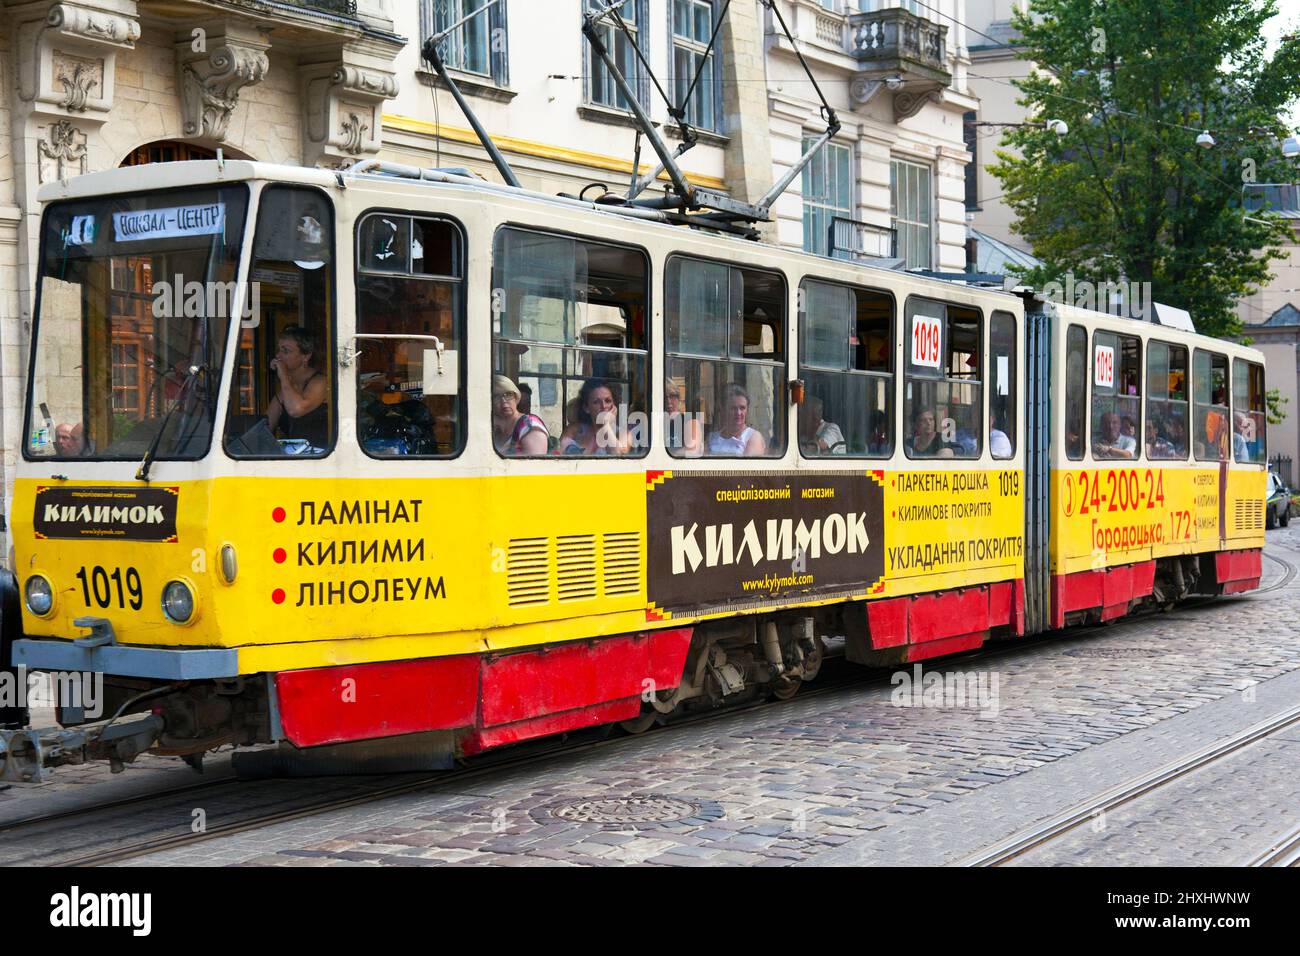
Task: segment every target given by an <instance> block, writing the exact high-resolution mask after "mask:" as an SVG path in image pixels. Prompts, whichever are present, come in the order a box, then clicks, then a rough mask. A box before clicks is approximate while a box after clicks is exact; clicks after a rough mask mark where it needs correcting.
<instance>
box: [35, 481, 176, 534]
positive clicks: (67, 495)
mask: <svg viewBox="0 0 1300 956" xmlns="http://www.w3.org/2000/svg"><path fill="white" fill-rule="evenodd" d="M179 500H180V489H179V488H178V487H169V486H155V487H150V488H68V487H63V486H58V487H51V486H42V487H39V488H37V489H36V509H35V514H34V515H33V524H34V529H33V530H34V531H35V533H36V537H38V538H62V539H69V540H85V539H88V538H95V539H99V540H107V541H175V540H176V507H177V502H178V501H179Z"/></svg>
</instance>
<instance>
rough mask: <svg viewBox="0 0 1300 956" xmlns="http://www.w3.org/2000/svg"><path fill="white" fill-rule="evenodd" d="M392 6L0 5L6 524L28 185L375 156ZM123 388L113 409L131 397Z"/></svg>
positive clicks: (378, 1)
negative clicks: (177, 163)
mask: <svg viewBox="0 0 1300 956" xmlns="http://www.w3.org/2000/svg"><path fill="white" fill-rule="evenodd" d="M394 6H395V5H394V4H392V3H390V0H322V2H315V3H306V2H302V3H283V2H277V3H269V2H260V0H244V2H239V0H230V2H216V0H173V2H168V3H153V2H148V0H139V2H137V0H74V2H48V0H41V2H13V0H4V3H3V12H4V21H3V24H0V64H2V65H3V69H0V448H2V449H3V460H2V461H0V469H2V471H3V484H0V490H2V491H3V498H4V505H3V508H0V514H3V515H4V516H5V518H6V521H7V518H8V501H9V497H10V494H9V492H10V489H11V488H12V486H13V474H14V466H15V464H16V461H17V458H18V455H19V453H20V443H21V441H22V437H21V436H22V430H23V425H22V407H23V399H24V395H25V379H26V369H27V356H28V344H29V337H30V334H31V321H32V309H33V302H32V292H33V279H34V274H35V264H36V257H37V253H38V230H39V220H40V207H39V204H38V203H37V201H36V193H37V190H38V189H39V188H40V186H41V185H42V184H44V183H47V182H51V181H55V180H58V179H66V178H69V177H73V176H78V175H81V174H83V173H87V172H91V171H96V170H104V169H113V168H116V167H118V166H123V165H131V164H136V163H145V162H157V161H167V160H178V159H191V158H211V157H213V156H215V155H217V151H218V150H220V151H221V154H222V155H224V156H228V157H232V158H239V157H244V158H251V159H256V160H262V161H268V162H277V163H292V164H306V165H330V166H334V165H341V164H344V163H350V162H354V161H356V160H357V159H360V158H363V157H366V156H374V155H377V154H378V153H379V150H380V148H381V146H382V143H383V116H384V113H385V105H384V104H385V103H386V102H387V101H389V100H391V99H392V98H393V97H394V96H396V94H397V91H398V79H397V75H396V73H395V71H394V60H395V58H396V56H397V54H398V52H399V51H400V50H401V49H402V48H403V46H404V44H405V40H404V38H403V37H402V36H400V35H399V34H398V33H397V32H395V29H394V23H393V12H392V8H393V7H394ZM397 6H400V4H399V5H397ZM136 278H137V279H138V277H136ZM124 281H127V280H124ZM122 291H123V292H126V293H128V294H129V293H131V292H139V291H141V290H138V289H123V290H122ZM123 374H124V375H126V374H127V370H126V369H123ZM126 391H127V390H124V396H123V399H122V400H123V401H130V398H129V396H127V395H126ZM6 530H7V524H6ZM3 537H4V542H3V543H4V548H3V552H4V553H5V554H6V555H7V553H8V543H7V533H6V534H4V536H3Z"/></svg>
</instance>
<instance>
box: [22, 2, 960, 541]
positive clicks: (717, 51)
mask: <svg viewBox="0 0 1300 956" xmlns="http://www.w3.org/2000/svg"><path fill="white" fill-rule="evenodd" d="M965 2H966V0H933V2H932V3H926V4H920V3H917V2H914V0H849V2H847V3H846V2H845V0H777V3H778V7H779V10H780V13H781V16H782V17H783V18H784V19H785V21H786V23H788V24H789V25H790V28H791V30H792V31H793V35H794V36H795V38H796V40H797V44H798V48H799V50H800V51H802V52H803V54H804V55H805V57H806V58H807V60H808V62H809V64H810V65H811V69H812V71H813V75H814V76H815V77H816V79H817V82H818V83H819V84H820V85H821V88H822V90H823V92H824V93H825V94H826V96H827V97H828V99H829V101H830V103H831V105H832V106H833V107H834V109H835V110H836V112H837V114H838V115H839V118H840V121H841V123H842V128H841V130H840V132H839V134H838V135H837V136H836V138H835V141H834V142H833V143H832V144H831V146H830V147H829V148H828V149H826V150H824V151H823V152H822V153H821V154H820V155H819V156H818V157H817V159H816V160H815V161H814V162H813V163H812V164H811V166H810V167H809V168H808V169H807V170H805V171H804V172H803V174H802V175H801V176H798V177H796V178H795V180H794V182H793V183H792V185H791V188H790V189H789V190H788V191H787V192H786V194H785V195H784V196H783V197H782V198H781V199H780V201H779V202H778V203H777V205H776V207H775V209H774V215H773V219H774V222H773V223H772V224H770V225H769V226H767V227H765V228H764V229H763V230H762V235H763V238H764V239H765V240H766V241H772V242H779V243H782V244H784V245H787V246H789V247H791V248H800V249H807V250H809V251H812V252H816V253H820V254H832V253H833V254H837V255H845V256H854V255H858V256H863V257H872V258H875V259H876V260H877V261H884V260H891V259H892V260H893V262H892V264H895V265H898V266H901V267H905V268H921V269H931V270H939V271H960V270H961V269H962V268H963V266H964V264H965V252H964V245H965V222H964V201H963V197H964V192H963V190H964V185H963V183H964V176H965V165H966V163H967V160H968V153H967V151H966V147H965V144H964V142H963V138H962V117H963V115H964V114H966V113H967V112H969V111H971V110H973V109H975V105H976V103H975V99H974V97H973V95H972V92H971V90H970V87H969V84H968V79H967V69H968V66H969V57H968V53H967V37H966V36H965V31H964V27H962V25H961V21H962V20H963V19H964V17H965ZM0 3H3V5H4V12H5V14H6V17H5V21H4V23H3V25H0V63H3V69H0V448H2V449H3V459H2V460H0V473H2V474H3V484H0V493H2V494H3V507H0V513H3V514H4V515H5V516H6V517H7V512H8V500H9V497H10V496H9V489H10V488H11V487H12V483H13V475H14V468H15V465H16V461H17V458H18V455H19V453H20V442H21V440H22V431H23V423H22V407H23V400H24V395H25V388H26V386H25V378H26V369H27V363H28V345H29V337H30V333H31V319H32V310H33V302H32V291H33V286H34V273H35V265H36V257H37V247H38V228H39V217H40V209H39V205H38V203H37V202H36V192H37V190H38V189H39V187H40V186H41V184H43V183H45V182H50V181H53V180H57V179H60V178H68V177H72V176H77V175H81V174H83V173H87V172H92V171H98V170H105V169H112V168H116V167H118V166H122V165H129V164H137V163H147V162H164V161H171V160H183V159H193V158H213V157H215V156H216V155H218V153H220V154H221V155H224V156H226V157H231V158H249V159H254V160H259V161H266V162H274V163H288V164H305V165H319V166H325V167H330V168H341V167H345V166H348V165H350V164H352V163H355V162H357V161H358V160H363V159H367V158H380V159H385V160H390V161H394V162H402V163H409V164H412V165H419V166H441V167H466V168H469V169H470V170H472V171H474V172H475V173H477V174H479V175H481V176H483V177H485V178H487V179H490V180H499V179H500V176H499V174H498V172H497V170H496V169H495V168H494V167H493V165H492V163H491V162H490V160H489V157H488V156H487V154H486V152H485V151H484V150H483V148H482V147H481V145H480V144H479V142H478V140H477V138H476V137H475V135H474V134H473V133H472V131H471V130H470V124H469V123H468V121H467V120H466V118H465V117H464V115H463V114H462V112H461V111H460V109H459V108H458V106H457V104H456V102H455V100H454V99H453V97H452V95H451V93H450V91H449V90H448V89H446V88H445V85H444V83H443V82H442V81H441V79H439V78H438V76H437V75H436V74H435V73H433V72H432V71H431V69H430V68H429V66H428V64H426V63H424V62H423V59H422V56H421V48H422V46H423V43H424V40H425V39H426V38H427V37H429V36H430V35H431V34H434V33H438V32H441V31H444V30H447V29H448V28H451V27H453V26H455V24H457V22H458V21H460V20H462V18H464V17H465V16H467V15H468V14H471V13H473V12H474V11H476V10H478V9H480V8H481V7H483V6H484V5H485V3H486V0H168V2H165V3H164V2H153V0H68V2H50V0H42V2H32V0H28V2H12V0H0ZM601 5H602V4H601V3H600V2H598V0H499V2H498V3H497V4H496V5H495V6H493V7H491V8H490V9H488V10H487V11H485V12H484V13H483V14H481V15H480V16H478V17H476V18H473V19H472V20H470V21H468V22H467V23H465V24H464V25H462V26H460V27H459V28H457V29H454V30H452V32H451V33H449V34H448V35H447V36H446V38H445V39H444V40H443V41H442V43H441V45H440V48H439V49H440V53H441V56H442V58H443V61H444V63H445V65H446V66H447V68H448V71H449V73H450V74H451V75H452V76H453V78H454V79H455V80H456V82H457V84H458V86H459V87H460V88H461V91H462V92H463V94H464V95H465V97H466V99H467V100H468V101H469V103H470V104H471V106H472V108H473V110H474V112H475V113H476V114H477V116H478V118H479V119H480V121H481V122H482V124H483V126H484V127H485V128H486V129H487V131H488V132H489V133H490V134H491V135H492V137H493V139H494V140H495V142H496V143H497V145H498V146H499V147H500V148H501V150H502V152H503V153H504V154H505V156H506V157H507V159H508V161H509V162H510V163H511V165H512V168H513V169H514V171H515V173H516V175H517V176H518V178H519V180H520V182H521V184H522V185H523V186H525V187H527V188H531V189H536V190H539V191H542V192H546V193H559V192H564V193H569V194H580V193H583V192H584V191H586V192H587V194H588V195H596V194H598V193H599V191H600V190H601V189H602V188H603V189H610V190H616V191H621V190H624V189H626V187H627V185H628V184H629V183H630V182H631V181H632V179H633V175H634V156H635V155H636V151H637V148H638V135H637V130H636V125H635V123H634V122H633V120H632V117H631V115H630V113H629V112H628V109H627V107H628V103H627V102H626V101H625V100H624V99H623V97H622V94H621V93H620V91H619V89H618V88H617V87H616V86H615V84H614V83H613V82H612V79H611V77H610V76H609V75H608V74H607V72H606V71H605V70H604V69H603V67H602V65H601V64H600V62H599V61H598V60H597V59H596V58H595V57H594V56H593V55H592V53H591V50H590V48H589V45H588V43H587V42H586V40H585V38H584V37H583V34H582V30H581V25H582V16H583V13H584V11H586V10H589V9H593V8H596V7H598V6H601ZM622 16H623V18H624V22H625V25H626V32H625V31H624V30H623V29H621V28H618V27H615V26H614V25H613V24H609V23H607V24H606V25H605V26H604V27H602V38H603V40H604V42H605V43H606V45H607V46H608V47H609V49H610V50H611V51H612V53H613V56H614V58H615V59H616V61H617V62H618V64H619V65H620V68H621V69H622V70H623V71H624V72H625V73H626V75H627V77H628V79H629V81H630V83H631V85H632V87H633V91H634V94H635V96H636V98H637V99H638V101H639V102H640V103H641V104H642V106H643V107H644V108H645V109H646V110H647V112H648V113H649V114H650V116H651V118H652V120H654V121H655V122H656V124H657V125H658V127H659V129H660V131H661V132H662V133H663V135H664V136H665V138H666V140H667V142H668V145H669V146H670V148H676V147H677V145H678V144H679V142H680V140H679V138H678V133H677V124H676V123H675V122H674V121H673V120H672V118H671V116H670V112H669V105H668V103H667V102H665V98H664V96H661V95H660V92H659V91H660V89H661V88H662V90H663V91H664V93H665V94H666V96H667V98H668V99H671V100H672V102H673V103H674V104H676V105H679V106H680V107H681V108H682V109H683V110H684V113H685V116H686V118H687V120H688V121H689V123H690V124H691V126H692V127H693V128H694V129H695V130H696V131H697V135H696V145H695V146H694V147H693V148H692V149H691V150H690V151H689V152H687V153H686V154H685V155H684V156H683V157H682V159H681V166H682V168H683V170H684V171H685V172H686V174H687V176H688V178H690V179H691V180H692V181H693V182H695V183H696V184H698V185H701V186H705V187H710V188H713V189H722V190H726V191H728V192H730V194H731V195H732V196H733V197H735V198H739V199H744V200H748V201H755V200H757V199H759V198H760V197H761V196H762V195H763V194H765V193H766V192H767V191H768V190H769V189H770V188H771V186H772V184H773V183H774V182H775V181H776V180H777V179H778V178H779V177H781V176H782V175H784V174H785V173H786V172H788V171H789V170H790V168H791V167H792V165H793V164H794V163H795V162H797V160H798V158H799V156H800V155H801V154H802V153H803V151H804V148H805V146H806V143H807V142H808V141H809V140H810V139H811V138H812V137H815V136H816V135H818V134H819V133H821V132H822V131H823V130H824V129H825V122H824V120H823V119H822V117H821V116H820V101H819V100H818V99H817V97H816V95H815V94H814V93H813V92H812V89H811V84H810V83H809V81H808V77H807V75H806V74H805V72H804V70H803V67H802V66H801V65H800V64H799V62H798V58H797V57H796V56H795V53H794V47H793V46H792V45H791V44H790V42H789V41H788V40H787V39H786V38H785V36H784V35H783V33H782V31H781V30H780V29H779V26H778V24H777V22H776V19H775V16H774V14H773V13H772V11H770V10H769V9H768V8H767V7H765V6H764V5H763V4H762V3H760V2H759V0H733V2H732V3H730V4H729V5H728V4H726V3H724V2H723V0H627V2H626V3H625V4H624V6H623V8H622ZM643 64H648V69H647V68H646V66H645V65H643ZM639 145H640V164H639V167H636V170H639V172H641V173H644V172H646V171H648V170H649V169H650V168H651V166H652V164H653V162H654V160H655V157H654V154H653V152H652V150H651V148H650V145H649V143H648V142H646V141H645V139H644V138H643V137H642V138H640V143H639ZM837 221H838V222H839V226H838V227H837V226H836V222H837ZM837 228H838V229H839V231H838V232H835V230H836V229H837ZM123 281H129V280H128V279H124V280H123ZM134 291H136V292H145V291H147V290H134ZM70 361H74V360H73V359H70ZM130 374H131V372H130V370H129V369H125V368H124V369H123V370H122V375H123V376H124V379H125V378H126V377H127V376H129V375H130ZM140 374H141V375H146V376H147V375H152V374H154V373H153V372H152V371H151V370H149V369H141V370H140ZM121 391H122V395H123V397H122V399H121V400H122V401H123V402H126V403H128V404H127V405H124V406H123V410H124V411H129V410H130V409H131V408H134V407H135V406H133V405H130V404H129V403H130V402H131V401H132V399H131V397H130V389H126V388H124V389H122V390H121ZM0 535H3V532H0ZM6 539H7V535H4V536H3V538H0V540H2V541H3V551H2V552H0V553H4V554H7V552H8V544H7V540H6Z"/></svg>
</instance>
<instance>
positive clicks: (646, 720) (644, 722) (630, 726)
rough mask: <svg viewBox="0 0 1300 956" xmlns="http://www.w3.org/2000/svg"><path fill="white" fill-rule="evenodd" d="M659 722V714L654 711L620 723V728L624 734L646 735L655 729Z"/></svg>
mask: <svg viewBox="0 0 1300 956" xmlns="http://www.w3.org/2000/svg"><path fill="white" fill-rule="evenodd" d="M658 720H659V714H658V713H656V712H655V711H653V710H652V711H650V713H648V714H641V715H640V716H639V717H633V718H632V719H631V720H623V721H620V722H619V725H618V726H619V729H621V730H622V731H623V733H625V734H631V735H633V736H636V735H637V734H643V733H645V732H646V731H647V730H649V729H650V728H651V727H653V726H654V725H655V723H656V722H657V721H658Z"/></svg>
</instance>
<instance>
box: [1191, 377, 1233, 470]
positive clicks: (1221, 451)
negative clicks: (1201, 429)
mask: <svg viewBox="0 0 1300 956" xmlns="http://www.w3.org/2000/svg"><path fill="white" fill-rule="evenodd" d="M1217 394H1221V393H1216V395H1217ZM1228 447H1229V446H1228V420H1227V418H1226V417H1225V416H1224V415H1223V413H1222V412H1217V411H1215V410H1214V409H1210V410H1209V411H1207V412H1206V413H1205V440H1204V441H1201V440H1200V439H1199V438H1198V439H1197V441H1196V457H1197V458H1200V459H1203V460H1213V459H1216V458H1217V459H1218V460H1219V461H1227V459H1228Z"/></svg>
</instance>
